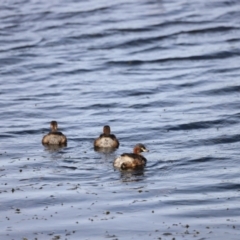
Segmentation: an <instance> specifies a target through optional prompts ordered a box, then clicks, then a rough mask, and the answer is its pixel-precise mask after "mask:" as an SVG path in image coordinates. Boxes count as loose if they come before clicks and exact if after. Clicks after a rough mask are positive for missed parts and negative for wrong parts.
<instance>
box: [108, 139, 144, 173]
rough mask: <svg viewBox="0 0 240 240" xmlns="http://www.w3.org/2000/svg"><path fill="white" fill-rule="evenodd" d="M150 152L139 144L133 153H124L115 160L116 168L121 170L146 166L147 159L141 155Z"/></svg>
mask: <svg viewBox="0 0 240 240" xmlns="http://www.w3.org/2000/svg"><path fill="white" fill-rule="evenodd" d="M141 152H148V150H147V149H146V147H145V146H144V145H143V144H141V143H139V144H137V145H136V146H135V147H134V148H133V153H123V154H122V155H121V156H119V157H118V158H116V159H115V160H114V163H113V165H114V167H116V168H120V169H123V170H124V169H128V168H139V167H144V166H145V165H146V162H147V159H146V158H145V157H143V156H142V155H141V154H140V153H141Z"/></svg>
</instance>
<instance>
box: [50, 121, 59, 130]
mask: <svg viewBox="0 0 240 240" xmlns="http://www.w3.org/2000/svg"><path fill="white" fill-rule="evenodd" d="M50 128H51V130H52V132H56V131H57V129H58V124H57V121H51V123H50Z"/></svg>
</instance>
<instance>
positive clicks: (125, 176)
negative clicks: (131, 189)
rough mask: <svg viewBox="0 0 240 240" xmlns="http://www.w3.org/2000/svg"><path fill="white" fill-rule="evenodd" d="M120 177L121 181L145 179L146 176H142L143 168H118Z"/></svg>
mask: <svg viewBox="0 0 240 240" xmlns="http://www.w3.org/2000/svg"><path fill="white" fill-rule="evenodd" d="M120 177H121V180H122V182H139V181H142V180H147V179H146V176H144V168H140V169H135V170H133V169H128V170H120Z"/></svg>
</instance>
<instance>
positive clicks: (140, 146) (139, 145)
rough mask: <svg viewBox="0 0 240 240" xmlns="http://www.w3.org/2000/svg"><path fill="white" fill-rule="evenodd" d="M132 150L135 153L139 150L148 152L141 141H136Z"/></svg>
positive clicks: (139, 151) (138, 152)
mask: <svg viewBox="0 0 240 240" xmlns="http://www.w3.org/2000/svg"><path fill="white" fill-rule="evenodd" d="M133 152H134V153H136V154H140V153H141V152H149V150H148V149H147V148H146V147H145V146H144V145H143V144H142V143H138V144H137V145H136V146H135V147H134V148H133Z"/></svg>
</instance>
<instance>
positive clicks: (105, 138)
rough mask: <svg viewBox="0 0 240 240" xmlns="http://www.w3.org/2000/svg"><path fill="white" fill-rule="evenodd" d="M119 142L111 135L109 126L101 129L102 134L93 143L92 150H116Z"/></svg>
mask: <svg viewBox="0 0 240 240" xmlns="http://www.w3.org/2000/svg"><path fill="white" fill-rule="evenodd" d="M118 147H119V141H118V140H117V138H116V136H115V135H114V134H111V129H110V127H109V126H104V127H103V133H102V134H101V135H100V136H99V137H98V138H97V139H95V141H94V148H95V149H98V148H118Z"/></svg>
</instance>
